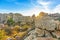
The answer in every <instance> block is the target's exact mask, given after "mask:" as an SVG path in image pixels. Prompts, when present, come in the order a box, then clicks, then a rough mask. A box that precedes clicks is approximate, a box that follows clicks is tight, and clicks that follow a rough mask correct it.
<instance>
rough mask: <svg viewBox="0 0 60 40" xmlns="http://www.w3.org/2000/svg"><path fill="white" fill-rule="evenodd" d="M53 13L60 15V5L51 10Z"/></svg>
mask: <svg viewBox="0 0 60 40" xmlns="http://www.w3.org/2000/svg"><path fill="white" fill-rule="evenodd" d="M53 13H60V4H58V5H57V6H56V7H55V8H54V9H53Z"/></svg>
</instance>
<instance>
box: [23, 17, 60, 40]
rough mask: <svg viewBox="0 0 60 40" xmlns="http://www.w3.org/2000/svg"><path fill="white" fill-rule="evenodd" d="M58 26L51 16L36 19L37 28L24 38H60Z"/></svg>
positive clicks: (51, 39) (56, 39) (49, 39)
mask: <svg viewBox="0 0 60 40" xmlns="http://www.w3.org/2000/svg"><path fill="white" fill-rule="evenodd" d="M56 28H57V24H56V22H55V21H54V20H53V19H52V18H51V17H49V16H44V17H42V18H39V19H36V20H35V29H34V30H31V31H30V32H29V33H28V34H30V35H29V36H27V37H26V38H25V39H24V40H58V38H60V33H59V32H60V31H59V32H58V31H56ZM58 29H59V28H58Z"/></svg>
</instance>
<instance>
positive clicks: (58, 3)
mask: <svg viewBox="0 0 60 40" xmlns="http://www.w3.org/2000/svg"><path fill="white" fill-rule="evenodd" d="M41 11H43V12H47V13H56V12H58V13H60V0H0V12H2V13H6V12H7V13H9V12H13V13H16V12H18V13H21V14H23V15H32V14H36V15H38V13H39V12H41Z"/></svg>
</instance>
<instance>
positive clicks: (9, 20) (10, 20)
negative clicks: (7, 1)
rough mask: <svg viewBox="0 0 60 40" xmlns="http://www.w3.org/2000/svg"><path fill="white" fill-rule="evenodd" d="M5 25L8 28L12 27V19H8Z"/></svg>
mask: <svg viewBox="0 0 60 40" xmlns="http://www.w3.org/2000/svg"><path fill="white" fill-rule="evenodd" d="M7 24H8V25H9V26H11V25H13V24H14V21H13V19H12V18H10V19H8V20H7Z"/></svg>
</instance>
